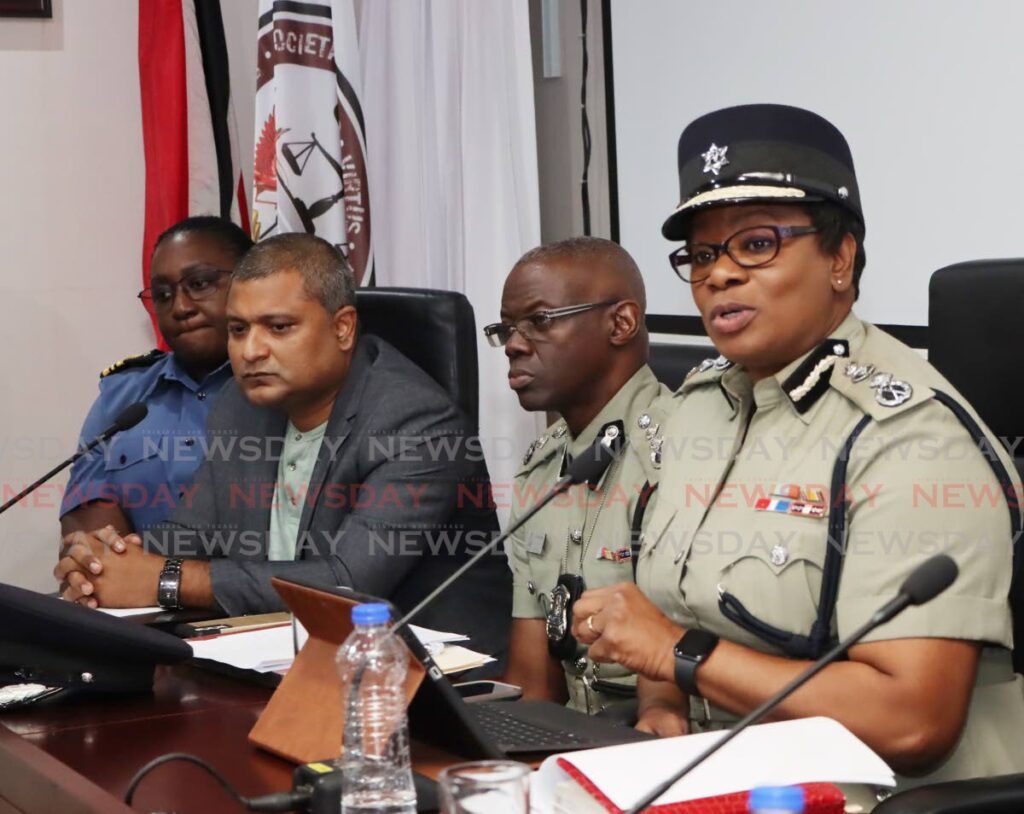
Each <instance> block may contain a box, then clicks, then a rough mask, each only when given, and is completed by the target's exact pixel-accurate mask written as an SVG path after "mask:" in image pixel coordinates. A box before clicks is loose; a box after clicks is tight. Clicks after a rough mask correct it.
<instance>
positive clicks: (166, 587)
mask: <svg viewBox="0 0 1024 814" xmlns="http://www.w3.org/2000/svg"><path fill="white" fill-rule="evenodd" d="M181 562H182V561H181V557H168V558H167V559H166V560H165V561H164V567H163V568H162V569H161V570H160V578H159V579H158V580H157V584H156V602H157V604H158V605H159V606H160V607H161V608H166V609H167V610H177V609H178V608H180V607H181Z"/></svg>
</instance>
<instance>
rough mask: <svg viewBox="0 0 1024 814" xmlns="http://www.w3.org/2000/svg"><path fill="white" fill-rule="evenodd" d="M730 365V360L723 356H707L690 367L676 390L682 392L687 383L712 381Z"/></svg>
mask: <svg viewBox="0 0 1024 814" xmlns="http://www.w3.org/2000/svg"><path fill="white" fill-rule="evenodd" d="M730 367H732V362H730V361H729V360H728V359H726V358H725V357H724V356H715V357H709V358H707V359H705V360H704V361H703V362H701V363H700V364H699V365H695V366H694V367H692V368H690V372H689V373H687V374H686V377H685V378H684V379H683V383H682V385H680V387H679V390H678V391H677V392H682V390H683V388H684V387H687V385H692V384H696V383H698V382H701V381H704V380H707V381H714V380H715V379H717V378H719V377H720V376H721V375H722V374H723V373H725V371H727V370H728V369H729V368H730Z"/></svg>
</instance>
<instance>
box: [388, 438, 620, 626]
mask: <svg viewBox="0 0 1024 814" xmlns="http://www.w3.org/2000/svg"><path fill="white" fill-rule="evenodd" d="M621 444H622V442H621V439H620V438H609V437H608V436H602V437H601V438H599V439H598V440H597V441H595V442H594V443H593V444H591V445H590V446H589V447H587V449H586V450H585V451H584V452H582V453H580V454H579V455H577V456H576V458H575V459H573V461H572V463H571V464H569V467H568V469H567V471H566V474H565V476H564V477H562V478H559V479H558V480H557V481H556V482H555V485H554V486H553V487H552V488H551V491H550V492H549V493H548V494H546V495H545V496H544V498H543V499H542V500H540V501H538V502H537V503H536V504H535V505H534V506H532V507H531V508H530V509H529V510H528V511H527V512H525V513H524V514H523V515H522V516H521V517H520V518H519V519H518V520H516V522H515V523H513V524H512V525H511V526H509V527H508V528H507V529H505V531H504V533H502V534H500V535H498V536H497V537H495V538H494V539H493V540H491V542H489V543H488V544H487V545H486V546H484V547H483V548H482V549H480V551H478V552H477V553H476V554H474V555H473V556H472V557H470V558H469V559H468V560H466V562H465V563H463V564H462V567H460V568H459V570H458V571H456V572H455V573H454V574H452V575H451V576H450V577H448V578H447V579H446V580H445V581H444V582H442V583H441V584H440V585H438V586H437V587H436V588H435V589H434V590H433V591H431V592H430V593H429V594H428V595H427V596H426V597H425V598H424V599H423V600H422V601H421V602H420V603H419V604H418V605H416V607H414V608H413V609H412V610H411V611H409V612H408V613H406V614H405V616H403V617H402V618H401V619H399V620H398V621H397V622H395V624H394V625H392V627H391V633H394V632H395V631H397V630H398V629H399V628H400V627H402V625H405V624H407V623H408V622H409V621H410V620H411V619H412V618H413V617H415V616H416V615H417V614H419V613H420V611H422V610H423V609H424V608H426V607H427V606H428V605H430V604H431V603H432V602H433V601H434V600H435V599H437V597H438V596H439V595H440V594H442V593H443V592H444V591H445V590H447V589H448V588H449V587H450V586H451V585H452V583H454V582H456V581H457V580H458V579H459V578H460V577H461V576H462V575H463V574H465V573H466V572H467V571H468V570H469V569H470V568H472V567H473V566H474V565H476V564H477V563H478V562H480V560H482V559H483V558H484V557H486V556H487V555H488V554H490V553H491V552H492V551H494V549H496V548H497V547H498V546H499V545H500V544H501V543H503V542H504V541H505V540H507V539H508V538H509V537H510V536H511V535H512V534H513V533H514V532H516V531H518V530H519V528H520V527H522V526H523V524H524V523H526V521H527V520H529V519H530V518H531V517H533V516H534V515H535V514H537V512H539V511H540V510H541V509H543V508H544V507H545V506H547V505H548V503H550V502H551V501H552V500H554V499H555V498H556V497H557V496H558V495H560V494H562V493H563V492H564V491H565V490H566V489H568V488H569V487H570V486H575V485H576V484H579V483H587V482H590V483H595V482H597V481H598V480H600V478H601V476H602V475H603V474H604V473H605V470H607V469H608V467H609V466H610V465H611V463H612V461H614V460H615V457H616V455H617V454H618V451H619V449H620V447H621Z"/></svg>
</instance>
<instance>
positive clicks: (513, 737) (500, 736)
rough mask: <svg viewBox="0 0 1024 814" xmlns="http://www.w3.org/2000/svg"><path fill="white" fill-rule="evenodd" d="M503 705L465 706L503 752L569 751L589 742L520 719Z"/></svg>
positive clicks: (586, 739)
mask: <svg viewBox="0 0 1024 814" xmlns="http://www.w3.org/2000/svg"><path fill="white" fill-rule="evenodd" d="M504 706H505V705H504V704H501V703H489V704H488V703H484V704H467V705H466V707H467V708H468V709H469V711H470V714H471V715H472V716H473V719H474V720H475V721H476V723H477V725H478V726H479V727H480V728H481V729H482V730H483V731H484V733H486V735H487V736H488V737H489V738H490V739H491V740H493V741H494V742H495V743H496V744H498V746H499V747H501V748H502V749H503V750H509V749H518V750H531V751H538V752H542V751H546V750H548V749H571V748H573V747H578V746H584V745H586V744H587V743H589V741H590V739H589V738H583V737H580V736H579V735H577V734H575V733H573V732H569V731H566V730H561V729H553V728H548V727H543V726H538V725H536V724H532V723H528V722H526V721H523V720H520V719H519V718H516V717H515V716H514V715H512V714H510V713H509V712H507V711H506V710H505V709H503V707H504ZM509 706H511V704H510V705H509Z"/></svg>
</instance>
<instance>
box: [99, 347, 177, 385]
mask: <svg viewBox="0 0 1024 814" xmlns="http://www.w3.org/2000/svg"><path fill="white" fill-rule="evenodd" d="M166 355H167V351H162V350H159V349H155V348H154V349H153V350H151V351H150V352H149V353H140V354H139V355H138V356H128V357H126V358H124V359H122V360H121V361H120V362H114V364H112V365H111V366H110V367H108V368H106V369H105V370H104V371H103V372H102V373H100V378H101V379H105V378H106V377H107V376H110V375H112V374H114V373H120V372H121V371H123V370H131V369H132V368H136V367H151V366H153V365H155V364H156V363H157V362H159V361H160V360H161V359H163V358H164V356H166Z"/></svg>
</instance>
